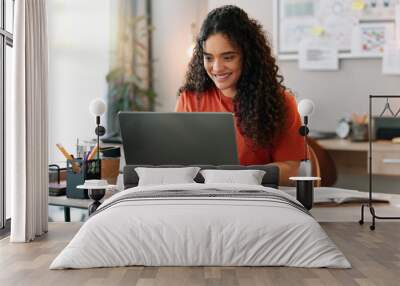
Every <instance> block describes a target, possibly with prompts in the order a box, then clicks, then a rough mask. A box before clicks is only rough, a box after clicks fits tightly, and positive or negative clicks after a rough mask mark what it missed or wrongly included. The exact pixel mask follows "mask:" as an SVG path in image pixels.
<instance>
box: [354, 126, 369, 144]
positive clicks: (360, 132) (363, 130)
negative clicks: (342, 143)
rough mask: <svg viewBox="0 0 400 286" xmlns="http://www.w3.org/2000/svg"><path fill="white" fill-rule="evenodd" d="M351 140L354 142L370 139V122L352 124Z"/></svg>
mask: <svg viewBox="0 0 400 286" xmlns="http://www.w3.org/2000/svg"><path fill="white" fill-rule="evenodd" d="M350 140H351V141H353V142H362V141H368V124H358V123H354V122H353V124H352V125H351V133H350Z"/></svg>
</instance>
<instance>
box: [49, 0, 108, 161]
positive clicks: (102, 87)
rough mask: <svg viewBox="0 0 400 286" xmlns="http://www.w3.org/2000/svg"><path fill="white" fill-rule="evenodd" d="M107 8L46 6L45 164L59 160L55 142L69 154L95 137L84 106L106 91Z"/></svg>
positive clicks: (96, 2) (98, 4)
mask: <svg viewBox="0 0 400 286" xmlns="http://www.w3.org/2000/svg"><path fill="white" fill-rule="evenodd" d="M111 3H112V0H85V1H80V0H68V1H59V0H50V1H48V33H49V59H50V60H49V161H50V162H58V161H64V158H63V157H62V155H61V154H60V153H59V152H58V150H57V149H56V148H55V144H56V143H61V144H63V145H64V146H65V147H66V148H67V150H69V151H70V152H73V151H75V144H76V139H77V138H79V139H80V140H88V139H91V138H94V137H95V134H94V129H95V119H94V118H93V116H92V115H90V114H89V108H88V106H89V103H90V101H91V100H92V99H94V98H97V97H104V98H105V95H106V91H107V85H106V81H105V76H106V74H107V72H108V70H109V62H110V26H111V25H110V22H111V20H110V15H111V14H112V13H111V9H112V4H111ZM102 120H103V122H105V120H104V119H102Z"/></svg>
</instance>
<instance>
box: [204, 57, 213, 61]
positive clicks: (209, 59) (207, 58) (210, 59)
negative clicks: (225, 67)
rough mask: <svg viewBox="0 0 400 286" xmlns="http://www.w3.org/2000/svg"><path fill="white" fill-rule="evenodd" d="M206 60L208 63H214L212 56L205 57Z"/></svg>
mask: <svg viewBox="0 0 400 286" xmlns="http://www.w3.org/2000/svg"><path fill="white" fill-rule="evenodd" d="M204 60H206V61H207V62H210V61H212V57H210V56H205V57H204Z"/></svg>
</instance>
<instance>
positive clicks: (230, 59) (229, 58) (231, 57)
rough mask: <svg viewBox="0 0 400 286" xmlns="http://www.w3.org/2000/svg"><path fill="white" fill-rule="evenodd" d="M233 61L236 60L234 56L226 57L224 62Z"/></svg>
mask: <svg viewBox="0 0 400 286" xmlns="http://www.w3.org/2000/svg"><path fill="white" fill-rule="evenodd" d="M233 59H234V56H227V57H224V60H226V61H232V60H233Z"/></svg>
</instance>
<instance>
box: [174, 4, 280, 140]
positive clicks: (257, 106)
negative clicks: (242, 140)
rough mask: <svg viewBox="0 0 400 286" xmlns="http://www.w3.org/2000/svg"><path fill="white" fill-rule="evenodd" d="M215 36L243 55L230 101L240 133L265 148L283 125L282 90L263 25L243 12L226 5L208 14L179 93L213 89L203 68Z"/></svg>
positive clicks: (196, 92)
mask: <svg viewBox="0 0 400 286" xmlns="http://www.w3.org/2000/svg"><path fill="white" fill-rule="evenodd" d="M217 33H220V34H223V35H224V36H226V37H228V39H229V40H230V41H231V42H232V44H234V45H236V46H237V47H239V49H240V51H241V54H242V73H241V76H240V78H239V80H238V82H237V85H236V95H235V97H234V99H233V103H234V112H235V115H236V117H237V120H238V127H239V130H240V132H241V133H242V134H243V135H244V136H246V137H248V138H251V139H253V140H254V141H255V142H256V143H257V144H258V145H260V146H268V145H270V144H271V143H272V141H273V139H274V138H275V136H277V135H278V134H279V131H280V130H281V129H282V127H283V126H284V122H285V103H284V97H283V96H282V93H283V92H284V90H285V87H284V85H283V77H282V76H281V75H279V74H278V66H277V65H276V61H275V58H274V57H273V56H272V52H271V47H270V44H269V42H268V40H267V38H266V36H265V34H264V32H263V28H262V26H261V25H260V24H259V23H258V22H257V21H256V20H254V19H250V18H249V17H248V15H247V13H246V12H244V11H243V10H242V9H240V8H238V7H236V6H232V5H227V6H222V7H219V8H216V9H214V10H212V11H211V12H210V13H209V14H208V15H207V18H206V19H205V20H204V22H203V25H202V27H201V29H200V33H199V35H198V37H197V42H196V46H195V48H194V52H193V56H192V58H191V60H190V63H189V67H188V71H187V73H186V78H185V83H184V85H183V86H182V87H181V88H180V90H179V92H182V91H190V92H194V94H199V93H201V92H204V91H207V90H210V89H213V88H216V86H215V84H214V82H213V81H212V79H211V78H210V77H209V76H208V74H207V71H206V70H205V68H204V55H203V47H204V43H205V41H206V40H207V39H208V37H210V36H211V35H214V34H217Z"/></svg>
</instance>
